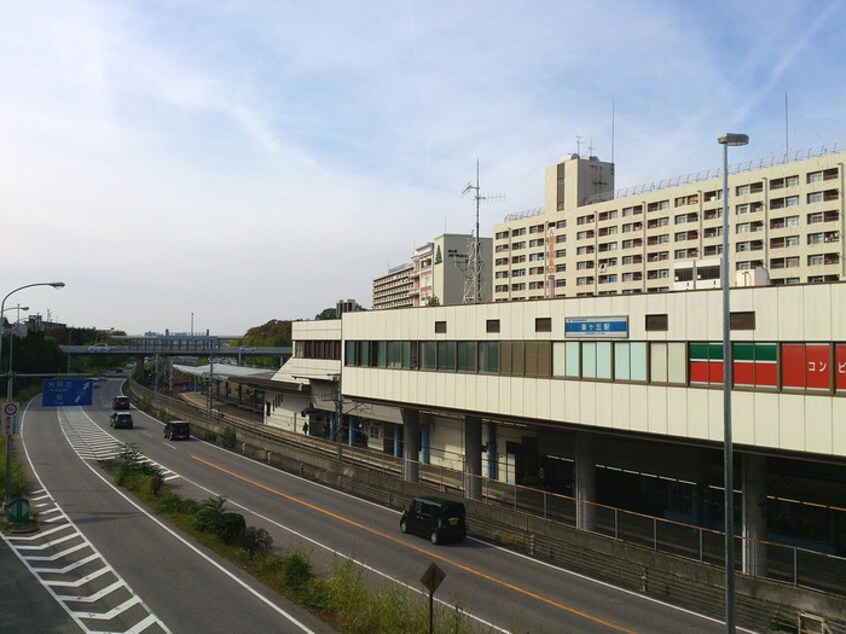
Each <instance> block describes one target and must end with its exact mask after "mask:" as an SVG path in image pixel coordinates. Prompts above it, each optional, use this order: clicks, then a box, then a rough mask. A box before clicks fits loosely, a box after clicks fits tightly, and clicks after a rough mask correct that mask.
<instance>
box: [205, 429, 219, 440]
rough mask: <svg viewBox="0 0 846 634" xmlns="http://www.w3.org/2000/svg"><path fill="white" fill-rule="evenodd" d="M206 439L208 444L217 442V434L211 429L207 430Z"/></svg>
mask: <svg viewBox="0 0 846 634" xmlns="http://www.w3.org/2000/svg"><path fill="white" fill-rule="evenodd" d="M205 439H206V440H207V441H208V442H217V434H216V433H215V432H213V431H212V430H211V429H207V430H206V436H205Z"/></svg>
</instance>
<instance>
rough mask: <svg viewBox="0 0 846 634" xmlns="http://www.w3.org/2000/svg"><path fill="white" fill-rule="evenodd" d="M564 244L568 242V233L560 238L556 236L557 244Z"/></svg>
mask: <svg viewBox="0 0 846 634" xmlns="http://www.w3.org/2000/svg"><path fill="white" fill-rule="evenodd" d="M562 242H567V234H566V233H562V234H561V235H560V236H555V244H561V243H562Z"/></svg>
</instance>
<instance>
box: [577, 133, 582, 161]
mask: <svg viewBox="0 0 846 634" xmlns="http://www.w3.org/2000/svg"><path fill="white" fill-rule="evenodd" d="M576 154H578V155H579V156H580V157H581V155H582V137H580V136H579V135H578V134H577V135H576Z"/></svg>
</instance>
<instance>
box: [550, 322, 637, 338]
mask: <svg viewBox="0 0 846 634" xmlns="http://www.w3.org/2000/svg"><path fill="white" fill-rule="evenodd" d="M564 336H565V337H621V338H624V339H625V338H628V336H629V318H628V317H565V318H564Z"/></svg>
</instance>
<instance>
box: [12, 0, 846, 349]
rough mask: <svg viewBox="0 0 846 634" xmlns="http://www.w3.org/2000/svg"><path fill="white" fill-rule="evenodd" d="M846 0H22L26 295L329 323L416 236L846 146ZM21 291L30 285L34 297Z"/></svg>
mask: <svg viewBox="0 0 846 634" xmlns="http://www.w3.org/2000/svg"><path fill="white" fill-rule="evenodd" d="M844 26H846V5H844V4H843V3H840V2H827V1H825V0H823V1H816V2H790V1H783V2H775V3H773V2H736V1H733V2H669V1H662V2H644V1H639V2H611V3H604V4H603V3H599V4H598V3H587V2H580V3H576V2H521V3H517V2H382V1H378V0H371V1H368V2H354V1H341V0H338V1H309V2H299V3H292V2H282V1H280V2H245V1H240V2H200V1H193V0H182V1H175V0H174V1H169V2H151V1H148V2H133V1H126V2H108V1H103V2H99V1H86V0H75V1H74V2H37V1H36V2H11V1H7V2H3V3H1V4H0V86H2V88H0V235H2V239H0V270H2V273H0V294H2V295H5V293H6V292H8V291H9V290H11V289H13V288H15V287H16V286H19V285H22V284H27V283H30V282H36V281H48V280H49V281H52V280H54V279H56V280H63V281H65V282H66V283H67V287H66V288H65V289H64V290H62V291H58V292H57V291H53V290H52V289H49V288H43V289H41V288H39V289H32V290H29V291H26V292H25V293H26V294H24V293H21V294H19V295H16V296H15V298H14V302H17V301H20V302H21V303H23V304H27V305H29V306H30V307H31V308H32V311H33V312H35V311H37V312H41V313H42V314H46V312H47V310H50V311H51V314H52V316H53V317H54V318H56V319H58V320H60V321H64V322H67V323H69V324H71V325H75V326H87V327H98V328H109V327H114V328H119V329H124V330H127V331H129V332H131V333H139V332H143V331H146V330H158V331H163V330H164V329H165V328H169V329H170V330H173V331H185V330H188V329H189V328H190V319H191V313H192V312H193V313H194V324H195V329H197V330H205V329H207V328H208V329H211V330H212V332H213V333H216V334H240V333H243V332H244V331H245V330H246V328H248V327H250V326H252V325H257V324H260V323H263V322H265V321H267V320H269V319H273V318H277V319H288V318H293V319H296V318H306V319H308V318H312V317H313V316H314V315H315V314H316V313H318V312H320V310H322V309H323V308H324V307H326V306H333V305H334V303H335V301H336V300H337V299H339V298H348V297H351V298H355V299H357V300H358V301H359V302H361V303H362V304H364V305H366V306H369V305H370V284H371V281H372V279H373V278H374V277H377V276H379V275H381V274H383V273H384V272H385V271H386V270H387V267H388V266H389V265H391V266H393V265H396V264H399V263H401V262H404V261H407V260H408V259H409V256H410V254H411V251H412V249H413V248H414V246H415V245H417V244H421V243H423V242H426V241H428V240H430V239H431V238H433V237H435V236H437V235H439V234H441V233H443V232H444V230H445V229H446V231H448V232H450V233H467V232H469V231H470V230H471V229H472V226H473V222H474V206H473V202H472V200H471V199H470V198H462V197H461V191H462V190H463V188H464V186H465V185H466V184H467V182H468V181H469V180H471V179H473V178H474V177H475V162H476V159H477V158H478V159H479V160H480V162H481V185H482V193H483V194H488V195H493V194H504V195H505V198H504V200H498V201H496V202H490V203H488V204H486V205H484V206H483V209H482V219H481V224H482V235H487V236H489V235H490V234H491V228H492V226H493V225H494V223H497V222H501V221H502V219H503V218H504V216H505V215H507V214H508V213H511V212H515V211H521V210H524V209H529V208H533V207H538V206H541V205H542V204H543V170H544V168H545V167H546V166H548V165H551V164H554V163H555V162H556V161H557V160H558V159H559V158H560V157H561V156H563V155H564V154H567V153H570V152H574V151H576V149H577V142H576V136H577V135H578V136H580V137H581V138H582V139H583V141H582V146H581V150H582V153H583V154H586V153H587V151H588V148H589V147H592V148H593V153H594V154H596V155H598V156H599V157H600V158H601V159H603V160H610V158H611V111H612V101H613V103H614V110H615V113H616V115H615V138H614V151H615V156H614V159H615V162H616V165H617V168H616V179H617V186H618V187H624V186H629V185H639V184H642V183H646V182H649V181H652V180H657V179H662V178H667V177H671V176H679V175H683V174H686V173H688V172H693V171H699V170H705V169H708V168H713V167H717V166H718V165H719V164H720V161H721V153H720V152H721V150H720V146H718V145H717V143H716V137H717V136H718V135H719V134H720V133H723V132H725V131H738V132H745V133H748V134H749V135H750V137H751V143H750V145H749V146H747V147H745V148H737V149H736V150H734V151H733V152H732V158H733V160H736V161H741V160H749V159H754V158H763V157H769V156H771V155H773V154H781V153H783V152H784V149H785V118H784V98H785V93H787V94H788V98H789V125H788V130H787V141H788V143H789V147H790V149H791V150H798V149H801V148H810V147H815V146H819V145H831V144H833V143H835V142H838V141H839V142H846V83H844V80H845V78H846V68H844V66H846V62H845V61H844V60H846V38H844V37H843V31H844ZM844 147H846V143H844ZM10 301H12V300H10Z"/></svg>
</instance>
